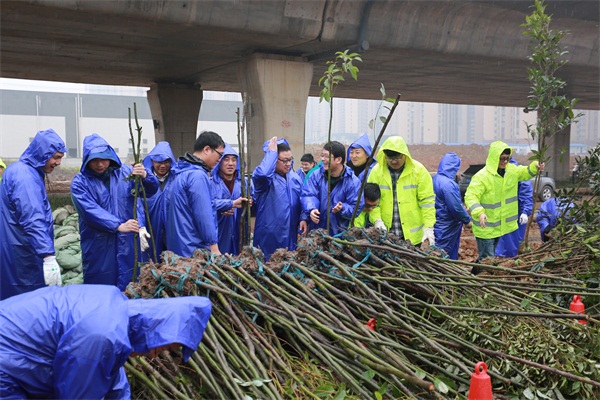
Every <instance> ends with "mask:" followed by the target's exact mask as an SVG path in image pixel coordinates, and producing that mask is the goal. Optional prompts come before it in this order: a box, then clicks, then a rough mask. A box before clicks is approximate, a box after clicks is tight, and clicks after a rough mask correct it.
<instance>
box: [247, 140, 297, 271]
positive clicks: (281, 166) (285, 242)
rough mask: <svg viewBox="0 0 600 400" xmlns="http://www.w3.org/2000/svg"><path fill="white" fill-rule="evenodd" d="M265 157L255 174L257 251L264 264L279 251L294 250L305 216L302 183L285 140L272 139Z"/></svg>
mask: <svg viewBox="0 0 600 400" xmlns="http://www.w3.org/2000/svg"><path fill="white" fill-rule="evenodd" d="M263 151H264V152H265V156H264V157H263V159H262V161H261V163H260V164H259V166H258V167H256V169H255V170H254V173H253V174H252V183H253V184H254V198H255V206H256V223H255V226H254V241H253V245H254V247H258V248H260V249H261V250H262V252H263V253H264V255H265V261H266V260H268V259H269V258H270V257H271V254H273V252H274V251H275V250H277V249H288V250H294V249H295V248H296V243H297V241H298V229H299V230H300V233H301V234H302V235H304V234H305V233H306V230H307V224H306V216H305V215H304V214H303V213H302V206H301V204H300V194H301V193H302V181H301V180H300V177H299V176H298V174H296V173H295V172H294V171H293V170H292V163H293V161H294V158H293V157H292V150H291V149H290V146H289V144H288V142H287V140H285V139H283V138H282V139H279V140H278V139H277V137H273V138H271V140H269V141H268V142H265V144H264V145H263Z"/></svg>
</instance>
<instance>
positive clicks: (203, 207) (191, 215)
mask: <svg viewBox="0 0 600 400" xmlns="http://www.w3.org/2000/svg"><path fill="white" fill-rule="evenodd" d="M224 147H225V142H223V139H222V138H221V136H219V135H218V134H217V133H215V132H210V131H205V132H202V133H200V135H199V136H198V138H197V139H196V142H195V143H194V152H193V153H186V154H185V156H183V157H180V158H179V162H178V163H177V165H176V166H175V167H174V168H173V170H172V173H173V174H174V175H175V177H174V180H173V183H171V184H170V185H169V187H168V189H167V220H166V232H167V249H168V250H171V251H173V252H174V253H176V254H179V255H180V256H183V257H190V256H191V255H192V254H193V253H194V250H196V249H200V248H202V249H207V250H209V251H210V252H211V253H216V254H221V252H220V251H219V244H218V241H219V238H218V235H217V212H216V208H215V206H214V205H215V204H214V193H213V190H214V189H213V184H212V182H211V177H210V172H211V170H212V169H213V168H214V167H215V165H217V162H219V160H220V159H221V157H222V156H223V149H224Z"/></svg>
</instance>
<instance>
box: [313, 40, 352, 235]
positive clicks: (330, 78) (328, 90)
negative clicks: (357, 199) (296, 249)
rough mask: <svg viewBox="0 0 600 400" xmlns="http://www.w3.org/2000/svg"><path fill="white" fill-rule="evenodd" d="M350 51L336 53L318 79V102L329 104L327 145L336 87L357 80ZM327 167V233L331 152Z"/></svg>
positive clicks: (329, 216) (329, 139)
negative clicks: (346, 78) (347, 76)
mask: <svg viewBox="0 0 600 400" xmlns="http://www.w3.org/2000/svg"><path fill="white" fill-rule="evenodd" d="M349 51H350V50H348V49H347V50H345V51H338V52H336V53H335V59H334V60H333V61H327V63H326V64H327V65H328V67H327V70H326V71H325V73H324V74H323V76H322V77H321V78H320V79H319V86H321V85H322V86H323V89H321V92H320V93H319V102H322V101H323V100H325V101H326V102H328V103H329V129H328V131H327V143H331V127H332V125H333V97H334V95H335V89H336V87H337V85H339V84H340V83H341V82H343V81H345V78H344V75H346V74H350V75H351V76H352V78H353V79H354V80H358V71H359V70H358V67H357V66H356V65H354V63H355V62H357V61H360V62H362V58H361V57H360V54H358V53H349ZM328 165H329V167H328V168H327V209H326V210H327V228H326V229H327V232H329V225H330V220H331V215H330V214H331V212H330V208H331V151H330V152H329V164H328Z"/></svg>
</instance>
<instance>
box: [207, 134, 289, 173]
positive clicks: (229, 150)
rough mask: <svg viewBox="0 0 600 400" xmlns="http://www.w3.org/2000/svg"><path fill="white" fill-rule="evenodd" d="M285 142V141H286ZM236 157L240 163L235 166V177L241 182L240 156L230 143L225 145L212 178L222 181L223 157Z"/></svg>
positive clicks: (213, 170)
mask: <svg viewBox="0 0 600 400" xmlns="http://www.w3.org/2000/svg"><path fill="white" fill-rule="evenodd" d="M284 140H285V139H284ZM231 155H233V156H235V157H236V158H237V160H238V163H237V164H236V166H235V170H236V171H237V175H236V177H235V179H236V180H240V179H241V177H240V155H239V154H238V152H237V151H235V150H234V148H233V147H231V146H230V145H229V143H225V147H224V148H223V156H222V157H221V159H220V160H219V162H218V163H217V165H215V167H214V168H213V169H212V174H211V175H212V176H213V178H217V177H218V178H217V179H220V175H219V168H221V160H223V157H225V156H231Z"/></svg>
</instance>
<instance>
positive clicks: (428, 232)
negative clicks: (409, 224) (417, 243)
mask: <svg viewBox="0 0 600 400" xmlns="http://www.w3.org/2000/svg"><path fill="white" fill-rule="evenodd" d="M426 240H429V245H430V246H433V245H435V235H434V234H433V228H425V229H424V230H423V240H421V243H423V242H424V241H426Z"/></svg>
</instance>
